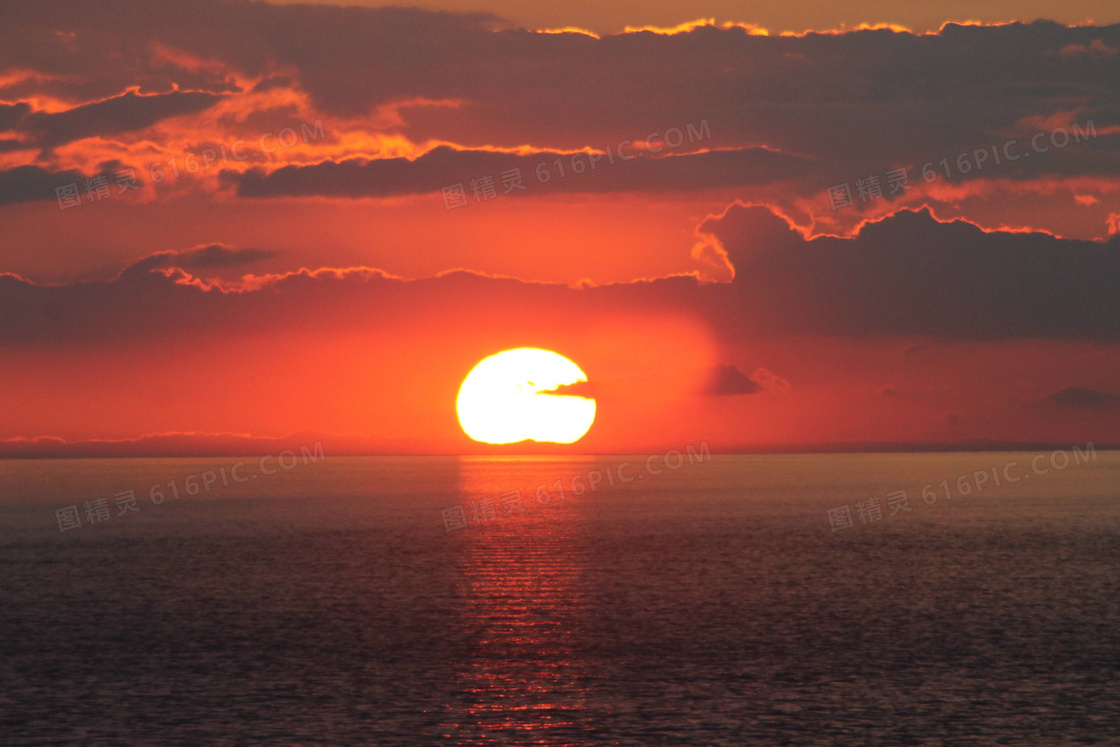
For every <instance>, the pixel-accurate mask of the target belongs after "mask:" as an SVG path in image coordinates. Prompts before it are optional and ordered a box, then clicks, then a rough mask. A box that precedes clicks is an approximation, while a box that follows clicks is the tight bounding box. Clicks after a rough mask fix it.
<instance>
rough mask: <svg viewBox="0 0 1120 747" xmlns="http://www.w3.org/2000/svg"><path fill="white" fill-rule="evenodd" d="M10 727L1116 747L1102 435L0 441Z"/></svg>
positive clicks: (1111, 523)
mask: <svg viewBox="0 0 1120 747" xmlns="http://www.w3.org/2000/svg"><path fill="white" fill-rule="evenodd" d="M0 744H3V745H45V744H50V745H55V744H59V745H61V744H78V745H241V744H264V745H642V746H646V745H650V746H654V747H659V746H661V745H734V746H736V747H739V746H742V745H812V746H818V745H882V746H883V747H888V746H890V747H897V746H899V745H1023V746H1025V747H1045V746H1047V745H1091V744H1095V745H1120V452H1113V451H1103V450H1096V449H1093V448H1091V447H1088V446H1087V445H1085V444H1082V445H1081V446H1080V448H1078V449H1076V450H1075V449H1072V448H1071V449H1068V450H1059V451H1049V450H1048V451H1041V452H1024V453H993V452H989V453H936V454H786V455H720V454H715V455H713V454H711V453H710V452H707V450H706V449H705V448H699V449H692V448H690V449H684V448H682V449H681V450H672V451H668V452H665V453H663V454H659V455H652V456H646V455H641V456H621V455H611V456H587V457H569V456H564V457H508V458H504V457H502V458H500V457H376V458H367V457H338V456H333V455H331V453H330V451H329V449H328V450H324V451H323V452H322V453H321V454H315V453H312V454H311V456H310V458H309V454H308V452H307V451H304V453H302V454H297V453H294V452H288V454H287V455H279V458H276V457H273V458H269V459H267V460H260V459H258V458H257V457H240V458H236V457H224V458H206V459H88V460H82V459H78V460H26V461H20V460H5V461H0Z"/></svg>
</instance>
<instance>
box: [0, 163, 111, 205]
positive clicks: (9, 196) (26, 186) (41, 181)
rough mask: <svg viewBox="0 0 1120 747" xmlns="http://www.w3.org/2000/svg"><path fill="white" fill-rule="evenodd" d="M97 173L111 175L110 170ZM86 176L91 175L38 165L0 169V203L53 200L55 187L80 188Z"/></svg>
mask: <svg viewBox="0 0 1120 747" xmlns="http://www.w3.org/2000/svg"><path fill="white" fill-rule="evenodd" d="M99 174H100V175H102V176H106V177H109V176H111V174H110V172H108V171H104V170H103V171H101V172H99ZM97 175H98V174H94V175H93V176H97ZM88 178H91V177H90V176H89V175H87V174H83V173H82V172H80V171H77V170H74V169H70V170H67V171H48V170H47V169H44V168H40V167H39V166H17V167H15V168H14V169H8V170H7V171H0V205H11V204H13V203H16V202H35V201H37V200H53V199H56V198H57V196H56V194H55V190H56V189H57V188H59V187H63V186H67V185H70V184H77V185H79V189H80V188H81V187H80V185H81V184H82V181H83V180H84V179H88Z"/></svg>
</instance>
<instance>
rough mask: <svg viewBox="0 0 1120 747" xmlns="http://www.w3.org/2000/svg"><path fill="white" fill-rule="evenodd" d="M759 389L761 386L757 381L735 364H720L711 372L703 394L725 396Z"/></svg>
mask: <svg viewBox="0 0 1120 747" xmlns="http://www.w3.org/2000/svg"><path fill="white" fill-rule="evenodd" d="M761 391H762V386H761V385H759V384H758V382H756V381H755V380H754V379H752V378H751V377H750V376H747V375H746V374H745V373H743V372H742V371H740V370H739V369H738V368H736V367H735V366H732V365H720V366H717V367H716V369H715V371H713V372H712V381H711V383H710V384H709V385H708V387H707V388H706V389H705V390H704V394H708V395H711V396H714V397H725V396H734V395H738V394H755V393H757V392H761Z"/></svg>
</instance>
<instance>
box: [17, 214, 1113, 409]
mask: <svg viewBox="0 0 1120 747" xmlns="http://www.w3.org/2000/svg"><path fill="white" fill-rule="evenodd" d="M704 230H705V231H706V232H707V233H709V234H711V235H712V236H715V237H717V238H718V239H719V240H720V241H721V242H722V245H723V247H724V248H725V250H726V252H727V255H728V258H729V260H730V262H731V263H732V264H733V265H734V267H735V279H734V280H733V281H732V282H729V283H704V282H700V281H698V280H697V279H696V278H694V277H669V278H662V279H658V280H650V281H640V282H633V283H623V284H614V285H605V286H591V287H586V288H571V287H568V286H563V285H551V284H541V283H529V282H523V281H519V280H515V279H509V278H492V277H486V276H482V275H477V274H473V273H468V272H454V273H450V274H446V275H441V276H438V277H434V278H427V279H423V280H413V281H406V280H401V279H396V278H392V277H390V276H387V275H385V274H383V273H380V272H378V271H376V270H368V269H360V270H351V271H346V272H339V271H331V270H324V271H319V272H316V273H311V272H308V271H302V272H300V273H295V274H290V275H286V276H279V277H275V278H272V279H266V280H260V281H258V283H257V285H255V286H253V287H251V288H244V289H226V290H222V289H221V287H218V288H214V289H210V290H206V289H203V288H201V287H199V286H197V285H194V284H190V283H189V282H188V281H189V280H190V278H189V277H188V276H186V275H184V274H183V272H182V271H181V270H173V271H171V272H170V273H167V272H166V270H165V271H162V272H144V271H143V270H144V269H147V266H145V265H143V264H142V265H141V267H140V268H135V269H134V271H130V272H126V273H123V274H122V275H121V276H120V277H119V278H117V279H116V280H113V281H110V282H97V283H93V282H91V283H80V284H74V285H54V286H44V285H36V284H34V283H31V282H28V281H26V280H23V279H21V278H18V277H15V276H11V275H7V276H0V318H3V319H5V321H6V323H5V325H3V327H0V344H18V343H26V342H34V341H39V342H67V341H77V340H83V341H86V342H90V341H97V340H114V339H116V340H126V341H128V340H133V341H138V340H143V339H150V338H153V337H156V338H160V337H166V336H168V335H182V336H187V335H198V334H207V333H208V332H209V331H210V330H213V329H218V328H222V329H224V330H227V331H228V333H229V334H238V333H243V334H254V333H259V332H261V331H264V330H271V329H276V328H277V327H278V326H284V325H290V326H291V327H292V328H296V327H300V328H307V329H309V330H310V329H322V328H324V327H330V328H333V329H348V330H351V331H361V330H367V331H372V330H376V329H378V328H380V327H383V326H385V325H390V326H391V325H398V324H403V323H420V322H421V321H423V320H427V321H428V322H430V323H432V324H438V325H440V327H441V328H445V329H447V330H448V332H449V333H451V330H459V332H456V334H458V333H460V332H461V333H464V334H465V333H466V331H467V330H474V329H487V328H516V329H518V330H527V331H528V330H531V331H532V333H533V334H534V335H539V334H544V331H547V330H560V329H567V328H571V327H572V326H575V327H579V326H580V325H598V324H603V323H605V322H604V320H606V319H610V318H613V317H616V316H618V315H620V314H649V315H670V316H674V315H675V316H679V317H681V318H687V319H696V320H699V321H702V322H703V323H704V324H705V325H706V326H708V327H709V328H710V329H711V330H713V332H714V333H715V334H716V335H717V336H718V337H719V338H721V339H723V340H724V341H727V342H741V341H744V340H748V339H752V338H757V337H760V336H782V335H788V334H812V335H825V336H833V337H848V338H851V337H868V336H874V335H891V336H904V337H905V336H909V337H912V338H919V339H923V340H931V339H939V340H945V339H959V340H997V339H998V340H1009V339H1022V338H1050V339H1062V340H1082V341H1086V340H1087V341H1096V342H1118V341H1120V296H1118V295H1117V294H1116V292H1115V289H1116V288H1117V287H1120V238H1116V239H1114V240H1112V241H1110V242H1107V243H1105V242H1090V241H1073V240H1063V239H1057V238H1054V237H1053V236H1049V235H1046V234H1030V233H1010V232H985V231H982V230H980V229H979V228H977V227H976V226H974V225H972V224H969V223H964V222H961V221H953V222H946V223H942V222H939V221H937V220H936V219H934V218H933V216H932V215H930V214H929V213H928V212H909V211H905V212H902V213H899V214H897V215H894V216H891V217H889V218H886V219H884V220H882V221H879V222H877V223H869V224H867V225H865V226H864V227H863V229H862V230H861V231H860V233H859V234H858V235H857V236H856V237H853V238H851V239H841V238H835V237H829V236H825V237H820V238H816V239H813V240H806V239H805V238H804V237H803V236H802V235H801V234H800V233H798V232H796V231H794V230H792V229H791V228H790V225H789V224H788V223H787V222H786V221H785V220H784V219H782V218H780V217H778V216H777V215H775V214H773V213H771V212H770V211H769V210H766V209H764V208H759V207H743V206H736V207H733V208H731V209H730V210H728V212H727V213H726V214H725V215H724V216H723V217H722V218H719V219H715V218H713V219H710V220H709V221H708V222H707V223H706V224H705V226H704ZM233 251H234V250H223V249H215V250H207V249H205V248H204V249H203V250H201V252H199V253H198V254H196V255H191V254H189V253H188V256H187V257H186V260H185V261H176V260H177V259H179V257H176V258H175V259H169V258H167V257H166V255H156V257H157V259H152V260H145V261H147V262H151V263H153V264H158V265H159V266H161V267H174V266H180V267H181V266H182V265H183V264H190V263H191V262H192V261H194V262H199V261H201V262H202V263H203V264H202V265H196V266H206V262H207V261H210V262H213V261H226V260H227V259H228V260H229V261H232V260H233V257H232V256H231V255H229V254H228V252H233ZM248 256H250V257H253V258H254V259H259V258H261V256H260V255H248ZM236 257H237V258H240V259H245V258H246V255H243V254H236ZM258 288H259V289H258ZM750 378H751V379H752V380H753V381H754V382H755V383H756V384H759V385H760V386H763V388H766V387H767V386H768V385H769V386H773V387H775V388H776V389H782V388H788V384H784V383H783V382H782V381H781V380H780V379H778V377H775V376H774V375H773V374H770V373H769V372H767V371H765V370H764V369H758V370H756V371H755V372H754V373H752V374H751V376H750ZM740 385H742V382H741V381H740Z"/></svg>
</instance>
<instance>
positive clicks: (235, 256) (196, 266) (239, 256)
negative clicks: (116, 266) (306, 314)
mask: <svg viewBox="0 0 1120 747" xmlns="http://www.w3.org/2000/svg"><path fill="white" fill-rule="evenodd" d="M279 254H280V252H277V251H273V250H269V249H237V248H233V247H227V246H224V245H223V244H210V245H208V246H199V247H195V248H194V249H187V250H184V251H180V252H156V253H155V254H150V255H148V256H147V257H144V258H143V259H141V260H139V261H138V262H135V263H133V264H131V265H129V266H128V267H126V268H125V269H124V270H123V271H122V272H121V274H122V275H124V274H126V273H128V274H143V273H147V272H148V271H149V270H156V269H163V268H168V267H178V268H181V269H184V270H207V269H221V268H226V267H238V266H241V265H247V264H252V263H253V262H258V261H260V260H264V259H272V258H273V257H276V256H279Z"/></svg>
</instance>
